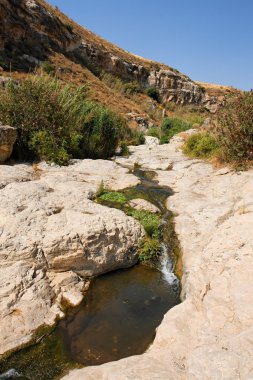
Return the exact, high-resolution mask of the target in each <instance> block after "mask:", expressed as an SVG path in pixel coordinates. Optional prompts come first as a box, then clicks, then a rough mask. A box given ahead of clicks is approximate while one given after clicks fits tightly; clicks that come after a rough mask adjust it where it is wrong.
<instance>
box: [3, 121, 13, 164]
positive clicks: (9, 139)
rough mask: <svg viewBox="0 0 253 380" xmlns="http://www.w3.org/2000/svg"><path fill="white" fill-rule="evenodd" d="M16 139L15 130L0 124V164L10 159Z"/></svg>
mask: <svg viewBox="0 0 253 380" xmlns="http://www.w3.org/2000/svg"><path fill="white" fill-rule="evenodd" d="M16 139H17V129H16V128H13V127H10V126H8V125H1V124H0V162H4V161H6V160H8V158H10V156H11V153H12V149H13V145H14V143H15V141H16Z"/></svg>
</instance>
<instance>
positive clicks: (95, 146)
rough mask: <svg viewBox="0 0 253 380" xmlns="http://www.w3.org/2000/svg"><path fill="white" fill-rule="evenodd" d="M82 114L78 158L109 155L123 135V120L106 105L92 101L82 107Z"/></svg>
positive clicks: (112, 152)
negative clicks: (84, 107)
mask: <svg viewBox="0 0 253 380" xmlns="http://www.w3.org/2000/svg"><path fill="white" fill-rule="evenodd" d="M85 114H86V115H85ZM83 116H84V118H83V122H82V127H81V130H80V131H81V135H82V140H81V143H80V158H87V157H89V158H108V157H111V156H112V155H113V154H114V152H115V149H116V147H117V146H118V144H119V141H120V140H121V138H122V137H123V136H124V133H125V128H126V127H125V122H124V120H123V119H122V118H120V117H119V116H117V115H116V114H114V113H113V112H112V111H111V110H109V109H108V108H107V107H105V106H101V105H94V104H92V103H90V104H88V106H87V108H86V109H84V115H83Z"/></svg>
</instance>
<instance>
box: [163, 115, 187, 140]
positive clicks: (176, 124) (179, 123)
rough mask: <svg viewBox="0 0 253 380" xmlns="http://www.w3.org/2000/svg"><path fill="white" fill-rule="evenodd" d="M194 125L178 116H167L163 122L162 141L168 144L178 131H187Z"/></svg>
mask: <svg viewBox="0 0 253 380" xmlns="http://www.w3.org/2000/svg"><path fill="white" fill-rule="evenodd" d="M191 127H192V125H191V124H190V123H188V122H185V121H183V120H181V119H177V118H169V117H166V118H165V119H164V120H163V122H162V124H161V143H162V144H167V143H168V142H169V141H170V139H171V138H172V137H173V136H174V135H176V134H177V133H180V132H184V131H187V130H188V129H190V128H191Z"/></svg>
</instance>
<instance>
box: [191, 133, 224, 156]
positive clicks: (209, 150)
mask: <svg viewBox="0 0 253 380" xmlns="http://www.w3.org/2000/svg"><path fill="white" fill-rule="evenodd" d="M218 149H219V145H218V143H217V141H216V139H215V138H214V136H212V135H211V134H210V133H207V132H199V133H196V134H193V135H191V136H190V137H189V138H188V139H187V140H186V143H185V146H184V153H186V154H187V155H189V156H191V157H196V158H209V157H211V156H212V155H213V154H214V153H216V152H217V151H218Z"/></svg>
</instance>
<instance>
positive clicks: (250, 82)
mask: <svg viewBox="0 0 253 380" xmlns="http://www.w3.org/2000/svg"><path fill="white" fill-rule="evenodd" d="M49 2H50V3H51V4H52V5H57V6H58V7H59V8H60V10H62V11H63V12H64V13H66V14H67V15H68V16H70V17H71V18H73V19H74V20H75V21H77V22H78V23H79V24H80V25H83V26H85V27H86V28H88V29H90V30H92V31H93V32H95V33H97V34H99V35H100V36H102V37H104V38H105V39H107V40H109V41H111V42H113V43H115V44H117V45H118V46H120V47H122V48H123V49H125V50H127V51H130V52H132V53H135V54H138V55H141V56H143V57H145V58H150V59H153V60H156V61H158V62H162V63H166V64H168V65H170V66H173V67H175V68H177V69H178V70H180V71H182V72H183V73H185V74H187V75H189V76H190V77H191V78H192V79H194V80H200V81H205V82H210V83H220V84H224V85H232V86H234V87H237V88H241V89H243V90H250V89H252V88H253V0H156V1H154V0H152V1H151V0H124V1H122V0H108V1H106V0H88V1H87V0H72V1H70V0H50V1H49Z"/></svg>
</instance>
